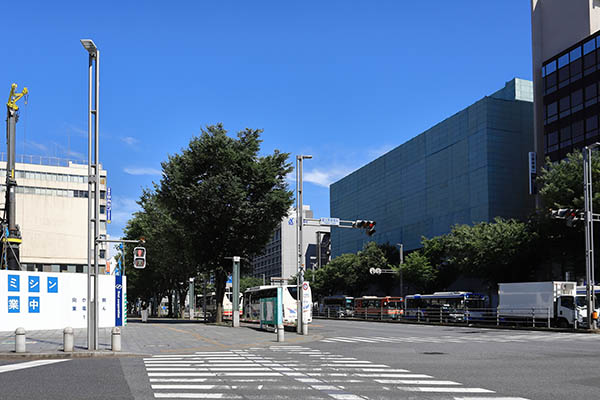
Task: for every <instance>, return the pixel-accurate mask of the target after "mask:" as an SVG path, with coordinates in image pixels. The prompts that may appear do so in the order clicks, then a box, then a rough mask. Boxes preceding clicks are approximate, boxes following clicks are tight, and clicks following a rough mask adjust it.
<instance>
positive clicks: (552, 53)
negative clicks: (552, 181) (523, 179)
mask: <svg viewBox="0 0 600 400" xmlns="http://www.w3.org/2000/svg"><path fill="white" fill-rule="evenodd" d="M531 29H532V34H531V36H532V56H533V84H534V131H535V143H534V148H535V151H536V154H537V164H538V165H542V164H543V162H544V159H545V157H546V156H549V157H550V158H551V159H552V160H553V161H554V160H558V159H561V158H563V157H564V156H565V155H566V154H567V153H568V152H571V151H573V150H578V149H580V148H582V147H583V146H585V145H586V144H589V143H593V142H595V141H597V140H598V139H599V138H598V106H597V105H596V104H597V100H596V99H597V93H598V88H597V85H598V81H599V80H600V77H599V76H600V72H596V71H597V68H596V65H597V64H598V63H597V53H598V52H600V51H599V50H596V49H597V48H598V47H600V43H597V41H596V40H595V39H596V36H597V32H598V30H599V29H600V1H598V0H569V1H564V0H532V1H531Z"/></svg>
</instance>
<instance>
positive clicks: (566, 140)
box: [560, 126, 572, 149]
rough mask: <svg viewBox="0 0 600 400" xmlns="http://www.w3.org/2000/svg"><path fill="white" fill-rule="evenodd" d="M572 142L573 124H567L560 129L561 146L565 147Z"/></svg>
mask: <svg viewBox="0 0 600 400" xmlns="http://www.w3.org/2000/svg"><path fill="white" fill-rule="evenodd" d="M571 144H572V142H571V126H566V127H564V128H562V129H561V130H560V148H561V149H564V148H566V147H569V146H571Z"/></svg>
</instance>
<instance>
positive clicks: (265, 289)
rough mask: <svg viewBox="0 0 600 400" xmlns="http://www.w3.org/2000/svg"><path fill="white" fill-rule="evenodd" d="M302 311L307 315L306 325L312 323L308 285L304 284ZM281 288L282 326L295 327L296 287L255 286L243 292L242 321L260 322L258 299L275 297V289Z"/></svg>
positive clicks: (310, 294)
mask: <svg viewBox="0 0 600 400" xmlns="http://www.w3.org/2000/svg"><path fill="white" fill-rule="evenodd" d="M304 285H305V287H306V290H303V292H304V310H305V312H306V313H307V321H308V323H311V322H312V293H311V289H310V284H309V283H308V282H304ZM278 287H281V288H283V324H284V325H288V326H290V325H296V323H297V314H298V303H297V300H296V299H297V288H296V285H283V286H272V285H269V286H255V287H251V288H249V289H246V292H244V312H243V317H242V318H243V320H244V321H247V322H260V299H264V298H269V297H277V288H278Z"/></svg>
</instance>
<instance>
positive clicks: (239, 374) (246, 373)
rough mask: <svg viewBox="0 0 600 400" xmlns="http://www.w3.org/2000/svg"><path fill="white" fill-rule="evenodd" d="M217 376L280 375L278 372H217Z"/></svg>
mask: <svg viewBox="0 0 600 400" xmlns="http://www.w3.org/2000/svg"><path fill="white" fill-rule="evenodd" d="M217 376H282V375H281V374H280V373H279V372H219V373H217Z"/></svg>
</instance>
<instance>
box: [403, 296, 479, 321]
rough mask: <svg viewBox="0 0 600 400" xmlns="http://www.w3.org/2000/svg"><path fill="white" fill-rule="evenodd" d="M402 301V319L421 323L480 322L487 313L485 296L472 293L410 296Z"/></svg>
mask: <svg viewBox="0 0 600 400" xmlns="http://www.w3.org/2000/svg"><path fill="white" fill-rule="evenodd" d="M404 300H405V302H404V307H405V309H404V318H406V319H418V320H421V321H438V322H442V321H448V322H459V321H465V320H466V319H468V320H469V321H475V320H479V321H482V320H485V318H486V317H487V312H488V311H489V310H487V309H486V308H485V306H486V304H487V296H484V295H481V294H478V293H472V292H435V293H433V294H411V295H408V296H406V297H405V298H404Z"/></svg>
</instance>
